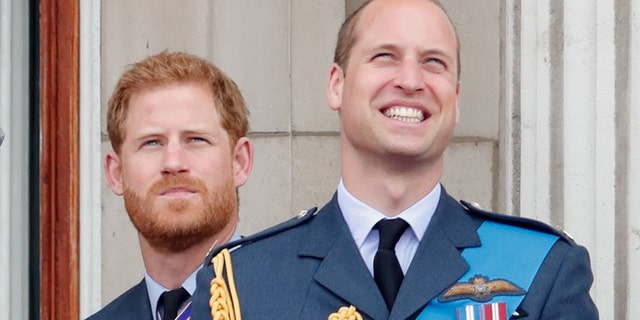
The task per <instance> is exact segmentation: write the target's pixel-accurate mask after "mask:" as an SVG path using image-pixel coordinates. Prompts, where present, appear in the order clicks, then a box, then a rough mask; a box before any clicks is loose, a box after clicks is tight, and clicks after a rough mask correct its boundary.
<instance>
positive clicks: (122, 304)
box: [87, 279, 153, 320]
mask: <svg viewBox="0 0 640 320" xmlns="http://www.w3.org/2000/svg"><path fill="white" fill-rule="evenodd" d="M102 319H104V320H107V319H121V320H134V319H135V320H152V319H153V316H152V314H151V306H150V305H149V296H148V294H147V285H146V283H145V281H144V279H142V281H140V283H138V284H137V285H135V286H134V287H133V288H131V289H129V290H128V291H127V292H125V293H123V294H122V295H120V296H119V297H118V298H116V299H115V300H113V301H112V302H111V303H109V304H108V305H107V306H106V307H104V308H103V309H102V310H100V311H98V312H97V313H95V314H94V315H92V316H91V317H89V318H87V320H102Z"/></svg>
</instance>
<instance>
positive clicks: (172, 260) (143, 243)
mask: <svg viewBox="0 0 640 320" xmlns="http://www.w3.org/2000/svg"><path fill="white" fill-rule="evenodd" d="M235 226H236V223H229V224H228V225H227V226H226V227H225V229H223V230H222V231H221V232H219V233H218V234H216V235H214V236H212V237H210V238H207V239H205V240H204V241H201V242H200V243H198V244H195V245H193V246H191V247H189V248H187V249H185V250H183V251H180V252H169V251H167V250H158V249H157V248H154V247H152V246H151V245H150V244H149V242H148V241H147V240H146V239H145V238H144V237H142V235H140V234H138V238H139V240H140V249H141V251H142V259H143V261H144V265H145V268H146V270H147V273H148V274H149V275H150V276H151V277H152V278H153V280H155V281H156V282H158V283H159V284H160V285H162V286H163V287H165V288H167V289H170V290H171V289H176V288H179V287H180V286H182V283H183V282H184V281H185V280H186V279H187V278H188V277H189V276H190V275H191V274H192V273H193V272H194V271H196V269H198V268H199V267H200V266H201V265H202V263H203V262H204V257H205V256H206V255H207V253H208V252H209V249H211V247H213V246H218V245H221V244H223V243H226V242H228V241H229V239H231V236H232V235H233V232H234V231H235Z"/></svg>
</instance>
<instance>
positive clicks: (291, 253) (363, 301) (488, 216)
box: [192, 188, 598, 320]
mask: <svg viewBox="0 0 640 320" xmlns="http://www.w3.org/2000/svg"><path fill="white" fill-rule="evenodd" d="M487 221H490V222H491V223H492V224H494V225H498V226H500V225H505V226H509V227H515V228H516V230H520V229H522V230H532V232H534V233H536V234H540V235H550V236H553V237H555V238H557V241H555V240H554V241H555V242H553V243H552V245H550V247H549V250H548V253H547V252H545V255H543V256H542V257H541V259H540V266H539V268H537V269H535V270H534V272H533V275H532V279H533V280H532V282H531V284H530V286H528V287H526V288H518V289H519V291H517V290H514V291H513V292H511V293H510V292H508V291H509V290H506V289H491V288H492V287H491V284H492V282H493V279H490V278H487V277H484V276H483V274H477V275H476V276H475V277H473V279H470V278H462V277H463V276H465V273H466V272H467V271H468V270H470V265H469V263H468V262H467V261H466V260H465V258H464V257H463V255H462V253H463V252H464V251H465V249H469V250H471V249H473V248H482V246H483V242H482V241H481V238H480V236H479V232H478V230H479V229H480V227H481V226H482V225H483V224H484V223H485V222H487ZM505 241H510V240H505ZM225 247H226V248H230V249H231V252H230V259H231V261H230V262H231V263H229V261H228V260H227V261H226V262H227V264H224V263H223V265H224V269H220V268H221V267H220V263H218V264H217V265H216V266H215V267H216V268H217V269H216V270H218V271H217V272H218V273H222V274H216V275H214V273H216V272H214V266H213V265H212V264H211V260H212V257H213V256H216V258H217V259H219V258H218V257H220V256H221V254H217V253H218V252H220V251H219V250H216V252H212V253H211V254H210V255H209V256H208V257H207V259H206V261H205V267H204V268H203V269H201V270H200V271H199V272H198V275H197V289H196V292H195V294H194V297H193V313H192V315H193V317H192V319H194V320H197V319H211V308H210V305H213V301H212V302H211V303H210V300H214V299H211V295H212V294H211V292H213V291H214V290H211V291H210V288H213V286H214V285H215V286H216V288H218V287H219V285H218V282H216V283H215V284H214V282H215V281H212V279H213V278H215V276H218V278H222V279H224V280H225V282H226V284H227V286H228V288H227V289H229V291H230V293H227V294H223V295H222V296H223V297H227V298H228V299H227V303H229V304H228V305H225V308H227V307H228V308H229V309H235V310H231V311H230V312H232V313H233V312H239V313H240V314H241V315H242V317H243V318H244V319H249V320H254V319H327V318H328V317H329V315H332V314H335V313H337V312H338V311H339V310H341V311H342V312H345V310H346V308H349V307H350V308H349V311H350V312H351V313H357V314H359V315H360V316H361V317H362V318H363V319H379V320H382V319H416V318H417V317H418V316H419V315H420V314H421V313H422V312H423V310H426V309H429V308H425V307H427V306H429V307H431V306H433V305H438V304H439V303H440V302H446V301H445V300H447V299H448V300H456V301H455V302H463V304H464V303H467V301H468V302H469V305H477V304H480V305H481V304H482V302H477V301H488V298H487V297H486V296H485V297H482V296H480V295H481V294H486V293H487V292H488V293H489V295H490V296H491V298H495V299H497V301H499V300H500V299H501V295H502V294H504V295H505V296H506V295H516V296H518V295H519V296H520V299H521V301H520V302H518V304H517V306H513V309H514V310H515V311H513V312H512V313H509V318H510V319H580V320H585V319H597V318H598V314H597V310H596V307H595V305H594V304H593V302H592V300H591V298H590V296H589V293H588V292H589V287H590V286H591V283H592V281H593V276H592V273H591V269H590V264H589V256H588V253H587V251H586V250H585V249H584V248H583V247H581V246H578V245H576V244H575V243H574V242H573V241H572V240H571V239H569V238H567V237H566V236H565V235H564V234H563V233H561V232H558V231H556V230H555V229H553V228H550V227H548V226H547V225H545V224H543V223H540V222H536V221H532V220H528V219H524V218H518V217H510V216H505V215H497V214H492V213H488V212H484V211H481V210H479V209H476V208H473V207H472V206H469V205H466V206H463V205H461V204H460V203H458V202H457V201H455V200H454V199H453V198H452V197H450V196H449V195H448V194H447V193H446V192H445V191H444V188H443V190H442V192H441V194H440V199H439V202H438V205H437V208H436V210H435V212H434V214H433V217H432V218H431V221H430V223H429V225H428V227H427V230H426V232H425V233H424V235H423V238H422V240H421V242H420V244H419V247H418V249H417V252H416V254H415V256H414V258H413V260H412V261H411V264H410V266H409V269H408V270H407V272H406V275H405V277H404V280H403V282H402V285H401V287H400V291H399V292H398V295H397V298H396V300H395V304H394V305H393V308H392V309H391V311H389V310H388V309H387V306H386V304H385V301H384V299H383V297H382V295H381V293H380V291H379V289H378V287H377V286H376V283H375V282H374V279H373V277H372V276H371V273H370V272H369V270H368V269H367V266H366V265H365V262H364V261H363V259H362V258H361V255H360V253H359V251H358V248H357V246H356V244H355V242H354V240H353V238H352V236H351V234H350V231H349V228H348V226H347V224H346V223H345V220H344V218H343V215H342V212H341V210H340V207H339V206H338V201H337V197H336V196H334V197H333V199H332V200H331V201H330V202H329V203H328V204H327V205H325V207H324V208H322V209H321V210H320V211H315V210H314V209H312V210H310V211H309V212H308V213H307V214H306V215H303V216H300V217H298V218H295V219H292V220H290V221H288V222H285V223H283V224H281V225H279V226H276V227H274V228H272V229H270V230H266V231H264V232H261V233H258V234H256V235H254V236H252V237H248V238H244V239H242V240H240V241H236V242H233V243H229V244H227V245H226V246H225ZM220 249H223V248H220ZM223 253H225V252H224V251H223ZM525 255H526V253H525ZM227 257H229V256H227ZM496 258H497V257H496ZM502 258H504V257H502ZM486 259H488V260H494V259H493V258H492V257H491V256H490V255H488V256H486ZM224 260H225V259H222V260H218V262H220V261H224ZM496 260H497V259H496ZM506 264H507V265H508V263H506ZM533 276H535V277H533ZM502 280H504V281H506V282H507V283H508V284H509V285H511V284H512V283H510V282H509V281H510V279H500V281H502ZM472 281H476V282H477V283H479V285H478V284H474V285H475V287H473V285H469V283H471V282H472ZM496 282H497V281H496ZM465 286H466V287H470V286H471V287H472V288H484V289H483V290H478V291H484V293H482V292H481V293H478V294H476V297H475V298H474V297H472V296H473V295H474V294H475V293H469V292H466V293H465V294H466V295H465V294H452V295H449V296H447V295H446V294H448V293H451V292H455V289H459V288H464V287H465ZM511 287H517V286H511ZM486 288H489V289H488V290H487V289H486ZM491 290H494V292H491ZM501 290H502V291H501ZM472 291H473V290H472ZM236 292H237V299H235V296H234V294H235V293H236ZM216 296H218V295H217V294H216ZM470 296H471V298H474V299H476V300H475V301H474V300H471V298H469V297H470ZM493 296H495V297H493ZM467 298H469V299H467ZM479 298H487V299H485V300H483V299H479ZM441 300H442V301H441ZM229 301H231V302H229ZM216 303H217V302H216ZM343 307H345V308H343ZM516 307H517V309H516ZM216 308H218V309H220V307H219V305H218V307H216ZM341 308H342V309H341ZM223 309H224V308H223ZM447 312H450V313H449V314H447V315H446V316H445V317H442V318H439V319H470V318H464V317H461V316H460V314H456V313H457V312H460V310H456V309H453V310H450V311H447ZM428 318H429V319H435V318H436V317H428ZM332 319H334V318H332ZM335 319H346V318H345V317H343V318H340V317H336V318H335ZM354 319H355V318H354ZM475 319H481V318H479V317H478V318H475ZM493 319H506V317H505V318H499V317H494V318H493Z"/></svg>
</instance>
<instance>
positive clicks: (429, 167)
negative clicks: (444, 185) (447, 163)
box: [341, 156, 442, 217]
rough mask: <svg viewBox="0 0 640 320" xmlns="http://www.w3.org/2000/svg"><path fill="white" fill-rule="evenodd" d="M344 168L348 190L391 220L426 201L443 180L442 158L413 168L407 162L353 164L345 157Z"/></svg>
mask: <svg viewBox="0 0 640 320" xmlns="http://www.w3.org/2000/svg"><path fill="white" fill-rule="evenodd" d="M378 160H379V159H378ZM341 165H342V168H343V169H342V179H343V182H344V185H345V187H346V188H347V190H349V192H350V193H351V194H352V195H353V196H355V197H356V198H358V199H359V200H360V201H362V202H364V203H366V204H367V205H369V206H370V207H372V208H374V209H376V210H378V211H380V212H382V213H383V214H385V215H386V216H389V217H394V216H397V215H398V214H400V213H401V212H402V211H404V210H406V209H407V208H409V207H411V206H412V205H413V204H415V203H416V202H418V201H419V200H420V199H422V198H424V197H425V196H426V195H427V194H428V193H429V192H431V190H433V188H434V187H435V186H436V184H437V183H438V182H439V181H440V178H441V176H442V159H441V158H440V159H438V160H437V161H435V162H433V163H424V162H422V163H417V164H413V165H412V164H411V161H408V160H407V159H399V160H395V161H389V160H384V161H361V159H358V160H356V161H350V160H349V159H347V158H346V157H344V156H343V158H342V161H341ZM345 169H346V170H345Z"/></svg>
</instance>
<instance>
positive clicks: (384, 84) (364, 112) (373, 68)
mask: <svg viewBox="0 0 640 320" xmlns="http://www.w3.org/2000/svg"><path fill="white" fill-rule="evenodd" d="M459 57H460V49H459V45H458V38H457V34H456V30H455V28H454V26H453V25H452V23H451V21H450V19H449V18H448V16H447V15H446V13H445V12H444V10H443V8H442V6H441V5H440V3H439V2H437V1H435V0H432V1H429V0H373V1H369V2H367V3H365V4H364V6H363V7H361V8H360V9H358V10H357V11H356V12H355V13H354V14H353V15H351V16H350V17H349V18H348V19H347V20H346V21H345V22H344V24H343V25H342V27H341V29H340V33H339V36H338V43H337V47H336V51H335V58H334V62H335V63H334V64H333V65H332V66H331V68H330V71H329V79H328V86H327V100H328V102H329V106H330V107H331V109H333V110H335V111H337V112H338V114H339V116H340V143H341V149H340V152H341V168H342V172H341V174H342V179H341V180H340V182H339V185H338V190H337V192H336V194H335V196H334V197H333V199H332V200H331V201H330V202H329V203H328V204H326V205H325V206H324V207H323V208H322V209H321V210H319V211H315V210H310V211H309V212H308V213H307V214H306V215H301V216H300V217H299V218H297V219H294V220H292V221H289V222H286V223H284V224H282V225H279V226H276V227H274V228H272V229H270V230H267V231H265V232H263V233H261V234H259V235H256V236H253V237H248V238H245V239H243V240H241V241H240V242H236V243H234V244H232V245H231V244H230V245H229V246H228V247H229V249H230V250H226V249H223V248H221V249H220V250H218V251H219V252H214V253H212V255H211V256H210V257H208V258H207V261H206V263H207V265H206V267H205V268H203V269H202V270H201V271H200V272H199V273H198V286H197V290H196V294H195V296H194V300H193V302H194V311H196V313H194V316H196V317H194V319H201V317H202V315H206V317H202V319H205V318H207V319H210V318H211V317H213V318H214V319H223V318H224V316H222V317H220V314H223V315H225V314H226V313H233V314H235V315H236V317H235V318H236V319H238V317H237V315H241V316H242V317H244V318H245V319H275V318H282V319H330V320H333V319H336V320H337V319H428V320H433V319H458V320H460V319H494V320H504V319H525V318H526V319H596V318H597V311H596V308H595V306H594V304H593V302H592V300H591V298H590V296H589V288H590V285H591V282H592V273H591V269H590V266H589V256H588V253H587V251H586V250H585V249H584V248H583V247H580V246H578V245H576V244H575V243H574V242H573V241H572V240H571V239H568V238H567V237H566V236H564V235H563V233H562V232H558V231H557V230H555V229H553V228H550V227H548V226H547V225H544V224H542V223H539V222H536V221H531V220H526V219H521V218H515V217H510V216H506V215H498V214H494V213H489V212H484V211H481V210H478V209H476V208H473V207H472V206H470V205H468V204H466V203H460V202H458V201H456V200H454V199H453V198H452V197H451V196H449V195H448V194H447V193H446V191H445V189H444V187H443V186H442V185H441V184H440V179H441V176H442V171H443V166H444V151H445V149H446V147H447V145H448V144H449V142H450V140H451V137H452V135H453V131H454V128H455V126H456V124H457V122H458V114H459V108H458V102H459V95H460V80H459V75H460V58H459ZM212 279H213V281H212ZM224 297H231V298H230V299H224ZM229 310H230V311H229ZM474 317H475V318H474ZM224 319H227V318H224Z"/></svg>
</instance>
